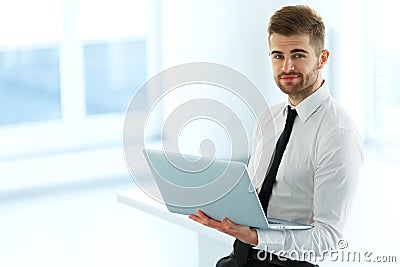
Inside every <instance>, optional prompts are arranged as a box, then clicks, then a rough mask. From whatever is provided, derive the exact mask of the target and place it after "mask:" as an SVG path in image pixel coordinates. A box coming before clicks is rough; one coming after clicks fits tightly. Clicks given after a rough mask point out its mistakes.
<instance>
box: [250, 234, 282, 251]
mask: <svg viewBox="0 0 400 267" xmlns="http://www.w3.org/2000/svg"><path fill="white" fill-rule="evenodd" d="M256 232H257V237H258V244H257V246H255V247H254V248H255V249H259V250H265V251H270V252H272V251H280V250H283V248H284V243H285V231H284V230H261V229H256Z"/></svg>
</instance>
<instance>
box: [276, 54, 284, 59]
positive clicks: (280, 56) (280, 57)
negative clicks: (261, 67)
mask: <svg viewBox="0 0 400 267" xmlns="http://www.w3.org/2000/svg"><path fill="white" fill-rule="evenodd" d="M274 58H276V59H282V58H283V56H282V55H275V56H274Z"/></svg>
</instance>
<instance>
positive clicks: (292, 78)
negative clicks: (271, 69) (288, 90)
mask: <svg viewBox="0 0 400 267" xmlns="http://www.w3.org/2000/svg"><path fill="white" fill-rule="evenodd" d="M300 77H301V76H300V75H298V74H283V75H281V76H280V77H279V79H280V80H282V81H285V82H292V81H295V80H296V79H298V78H300Z"/></svg>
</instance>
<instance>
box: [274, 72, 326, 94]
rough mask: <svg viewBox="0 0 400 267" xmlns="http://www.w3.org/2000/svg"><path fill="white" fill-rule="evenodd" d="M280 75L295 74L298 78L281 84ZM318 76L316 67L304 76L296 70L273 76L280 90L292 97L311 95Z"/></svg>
mask: <svg viewBox="0 0 400 267" xmlns="http://www.w3.org/2000/svg"><path fill="white" fill-rule="evenodd" d="M282 75H297V76H299V78H300V80H299V81H298V82H297V83H295V84H289V85H283V84H282V83H281V76H282ZM318 78H319V72H318V69H317V68H314V69H313V70H312V71H311V72H309V73H308V74H307V75H306V76H304V75H303V74H302V73H298V72H289V73H281V74H279V75H278V76H277V77H275V82H276V84H277V86H278V87H279V88H280V89H281V91H282V92H284V93H285V94H287V95H288V96H289V97H290V98H293V99H304V98H306V97H307V96H309V95H311V94H312V93H313V92H314V91H315V90H316V89H317V88H315V87H316V83H317V81H318Z"/></svg>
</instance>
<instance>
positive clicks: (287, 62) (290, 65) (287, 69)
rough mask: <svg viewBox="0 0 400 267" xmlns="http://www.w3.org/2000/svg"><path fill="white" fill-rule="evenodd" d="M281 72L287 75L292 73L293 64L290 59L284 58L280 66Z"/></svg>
mask: <svg viewBox="0 0 400 267" xmlns="http://www.w3.org/2000/svg"><path fill="white" fill-rule="evenodd" d="M282 71H283V72H285V73H289V72H291V71H294V64H293V61H292V60H291V59H290V58H285V59H284V61H283V65H282Z"/></svg>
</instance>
